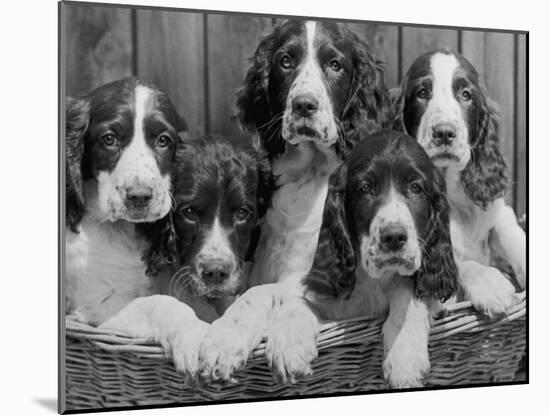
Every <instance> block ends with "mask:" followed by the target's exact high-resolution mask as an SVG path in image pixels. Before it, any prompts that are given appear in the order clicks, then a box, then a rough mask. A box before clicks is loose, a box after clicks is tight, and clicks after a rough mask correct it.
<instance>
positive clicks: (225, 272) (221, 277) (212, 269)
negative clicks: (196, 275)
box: [201, 262, 231, 284]
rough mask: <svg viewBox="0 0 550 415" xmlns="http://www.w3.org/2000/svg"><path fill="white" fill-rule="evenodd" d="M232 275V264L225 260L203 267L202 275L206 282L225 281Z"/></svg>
mask: <svg viewBox="0 0 550 415" xmlns="http://www.w3.org/2000/svg"><path fill="white" fill-rule="evenodd" d="M229 275H231V265H230V264H226V263H223V262H214V263H209V264H205V265H204V266H203V267H202V271H201V277H202V279H203V281H204V282H206V283H211V284H219V283H222V282H224V281H225V280H226V279H228V278H229Z"/></svg>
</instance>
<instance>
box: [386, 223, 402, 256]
mask: <svg viewBox="0 0 550 415" xmlns="http://www.w3.org/2000/svg"><path fill="white" fill-rule="evenodd" d="M406 242H407V230H406V229H405V228H404V227H403V226H401V225H388V226H385V227H384V228H383V229H382V230H381V231H380V243H381V245H382V249H383V250H384V251H399V250H400V249H401V248H403V245H405V243H406Z"/></svg>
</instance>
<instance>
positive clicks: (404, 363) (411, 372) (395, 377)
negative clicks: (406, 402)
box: [382, 350, 430, 389]
mask: <svg viewBox="0 0 550 415" xmlns="http://www.w3.org/2000/svg"><path fill="white" fill-rule="evenodd" d="M412 352H413V353H403V352H399V351H398V350H393V351H389V352H388V353H387V355H386V357H385V358H384V361H383V363H382V372H383V374H384V379H385V380H386V382H387V383H388V385H389V386H390V388H391V389H407V388H420V387H422V386H424V383H423V379H424V378H425V377H426V375H427V374H428V372H429V371H430V359H429V357H428V350H422V351H420V350H416V351H412Z"/></svg>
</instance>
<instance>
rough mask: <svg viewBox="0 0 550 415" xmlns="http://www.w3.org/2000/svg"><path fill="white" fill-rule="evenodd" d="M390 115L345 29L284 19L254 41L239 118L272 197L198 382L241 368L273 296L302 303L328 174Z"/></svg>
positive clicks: (384, 93) (378, 70) (358, 43)
mask: <svg viewBox="0 0 550 415" xmlns="http://www.w3.org/2000/svg"><path fill="white" fill-rule="evenodd" d="M389 110H390V102H389V93H388V90H387V89H386V87H385V84H384V78H383V70H382V66H381V63H380V62H379V61H377V60H376V59H375V58H374V57H373V56H372V54H371V51H370V49H369V47H368V45H367V44H366V43H365V41H364V40H362V39H360V38H359V37H358V36H357V35H355V34H354V33H353V32H351V31H350V30H349V29H347V28H346V27H345V26H344V25H341V24H337V23H333V22H315V21H307V22H304V21H301V20H289V21H285V22H283V23H281V24H279V25H277V26H276V27H274V28H273V30H272V32H271V33H270V34H269V35H268V36H266V37H265V38H264V39H262V40H261V42H260V44H259V46H258V48H257V49H256V52H255V54H254V57H253V59H252V64H251V66H250V68H249V70H248V73H247V75H246V78H245V80H244V85H243V87H242V88H241V89H240V91H239V92H238V96H237V117H238V119H239V121H240V123H241V125H242V126H243V127H244V129H246V130H248V131H250V132H252V133H255V134H257V135H259V137H260V140H261V142H262V144H263V147H264V148H265V149H266V150H267V152H268V155H269V158H270V160H271V161H272V170H273V174H274V176H275V177H276V183H275V191H274V193H273V197H272V200H271V205H270V207H269V209H268V211H267V214H266V219H265V222H264V224H263V226H262V229H261V237H260V241H259V245H258V249H257V251H256V255H255V257H254V264H253V267H252V271H251V276H250V283H249V285H250V286H258V287H254V288H253V289H251V290H249V291H248V292H247V293H246V294H245V295H243V296H242V297H241V298H240V299H239V300H237V301H236V302H235V303H234V304H233V305H232V306H231V307H230V308H229V309H228V310H227V311H226V313H225V315H224V316H223V317H222V318H221V319H219V320H217V321H216V322H214V324H213V325H212V326H211V328H210V330H209V332H208V334H207V338H206V340H205V343H204V344H203V347H202V350H201V359H202V363H203V374H204V375H205V376H207V377H215V378H222V379H228V378H230V377H231V374H232V372H233V370H234V369H236V368H238V367H240V366H242V364H244V362H245V361H246V358H247V356H248V354H249V352H251V350H252V349H253V348H254V346H255V345H256V344H257V343H258V342H259V341H260V340H261V338H262V336H263V335H264V334H265V333H264V331H265V329H266V328H267V326H268V325H267V321H268V319H269V315H270V312H271V310H272V308H273V305H274V301H273V298H274V296H275V295H279V294H276V293H278V292H280V293H281V295H282V297H283V298H295V297H298V298H300V297H301V290H302V284H301V281H300V279H299V277H298V278H297V276H304V275H306V274H307V271H308V270H309V269H310V267H311V263H312V260H313V255H314V252H315V247H316V245H317V239H318V235H319V230H320V227H321V221H322V212H323V206H324V202H325V198H326V194H327V189H328V179H329V176H330V174H331V173H332V172H334V171H335V170H336V169H337V168H338V166H339V165H340V164H341V162H342V160H343V159H344V158H345V156H346V155H347V153H348V152H349V151H350V149H351V148H352V147H353V145H354V144H355V143H356V142H357V141H358V140H359V137H361V136H362V135H364V134H366V133H368V132H370V131H373V130H377V129H379V128H381V127H382V126H384V125H385V124H386V123H387V122H389V120H390V117H389ZM268 283H271V284H268ZM262 284H263V285H262ZM265 284H268V285H265Z"/></svg>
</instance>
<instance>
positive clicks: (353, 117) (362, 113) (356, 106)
mask: <svg viewBox="0 0 550 415" xmlns="http://www.w3.org/2000/svg"><path fill="white" fill-rule="evenodd" d="M350 36H351V37H352V38H353V48H354V50H353V79H352V83H351V87H350V90H349V92H348V97H347V100H346V104H345V105H344V108H343V110H342V113H341V115H340V120H341V122H342V127H343V130H344V132H345V134H344V137H341V139H340V140H339V142H338V143H337V146H336V150H337V152H338V153H339V154H342V155H343V156H344V157H345V156H346V155H347V153H348V152H349V151H350V150H351V148H352V147H353V146H354V145H355V144H356V143H357V142H358V141H359V140H360V139H361V138H363V137H364V136H365V135H368V134H370V133H373V132H375V131H378V130H381V129H383V128H386V127H388V125H389V122H390V116H391V105H390V97H389V91H388V88H387V87H386V83H385V81H384V64H383V63H382V61H380V60H378V59H376V58H375V57H374V56H373V54H372V52H371V50H370V47H369V45H368V44H367V42H366V41H365V40H364V39H362V38H361V37H360V36H358V35H357V34H355V33H354V32H353V31H350Z"/></svg>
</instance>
